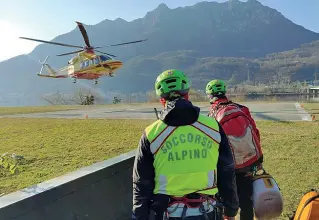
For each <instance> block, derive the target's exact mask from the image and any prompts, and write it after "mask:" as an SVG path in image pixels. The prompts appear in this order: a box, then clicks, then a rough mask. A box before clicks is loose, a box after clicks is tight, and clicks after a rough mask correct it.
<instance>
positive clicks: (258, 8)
mask: <svg viewBox="0 0 319 220" xmlns="http://www.w3.org/2000/svg"><path fill="white" fill-rule="evenodd" d="M85 27H86V30H87V32H88V35H89V38H90V42H91V44H92V45H93V46H103V45H108V44H114V43H120V42H124V41H133V40H138V39H145V38H147V39H148V41H146V42H142V43H138V44H132V45H127V46H120V47H110V48H106V49H107V50H106V49H104V50H103V51H105V52H109V53H112V54H115V55H117V57H118V59H120V60H122V61H124V66H123V68H122V69H120V70H119V71H118V72H117V75H116V76H115V77H113V78H104V79H102V80H100V84H99V85H96V86H93V85H91V84H92V83H91V82H90V81H88V82H85V81H84V80H82V81H81V83H80V84H78V85H76V84H73V83H72V81H71V80H66V79H43V78H39V77H38V76H36V73H37V72H38V71H39V69H40V67H41V66H40V65H39V64H38V63H37V62H38V60H39V59H41V60H43V59H44V58H45V57H46V56H47V55H49V56H50V59H49V61H48V62H49V63H50V64H51V65H52V66H53V67H54V68H58V67H62V66H65V65H67V61H68V60H69V59H70V58H71V56H64V57H56V56H55V55H56V54H60V53H64V52H70V51H72V48H65V47H60V46H54V45H49V44H41V45H39V46H37V47H36V48H35V50H34V51H32V52H31V53H30V54H28V55H21V56H18V57H15V58H12V59H9V60H7V61H4V62H1V63H0V74H1V76H2V80H1V84H0V92H1V98H2V99H0V105H6V104H8V103H12V105H19V104H21V105H26V104H39V99H38V97H39V96H41V95H42V94H44V93H50V92H53V93H54V92H56V91H57V89H59V91H65V92H69V91H72V90H73V89H74V88H76V87H79V86H84V85H86V86H87V85H89V86H90V87H97V88H100V89H101V90H103V91H104V92H107V91H110V90H118V91H121V92H127V93H131V92H145V91H148V90H152V89H153V83H154V80H155V77H156V75H157V74H158V73H160V72H161V71H162V70H164V69H167V68H179V69H182V70H185V71H186V72H187V73H188V74H189V75H190V77H191V79H192V82H193V85H194V86H196V87H198V88H200V89H202V88H201V87H202V86H203V85H204V84H206V82H207V80H210V79H211V78H213V77H220V78H223V79H230V78H231V77H232V76H233V77H235V76H234V74H235V75H236V77H235V78H236V82H240V81H243V80H245V79H246V72H247V71H246V69H244V67H247V64H248V63H249V65H250V67H249V68H252V71H254V72H255V76H254V77H256V79H257V80H259V81H269V79H271V78H272V76H273V75H276V74H277V73H274V71H276V69H272V68H270V69H269V68H268V70H266V69H263V62H266V61H267V59H268V58H269V57H273V58H272V59H271V60H274V59H277V58H278V56H277V57H276V56H275V55H271V56H268V58H266V59H263V58H264V57H266V56H267V55H268V54H273V53H278V52H283V51H288V50H293V49H295V48H299V47H300V46H301V45H302V44H305V43H310V42H312V41H316V40H319V34H318V33H315V32H312V31H309V30H307V29H305V28H303V27H302V26H299V25H296V24H294V23H293V22H291V21H290V20H288V19H286V18H285V17H284V16H283V15H282V14H281V13H280V12H278V11H276V10H274V9H272V8H269V7H266V6H263V5H262V4H261V3H259V2H258V1H256V0H249V1H247V2H241V1H237V0H233V1H232V4H231V7H230V4H229V3H228V2H225V3H216V2H201V3H198V4H195V5H193V6H187V7H180V8H176V9H169V8H168V7H167V6H166V5H165V4H160V5H159V6H158V7H157V8H156V9H155V10H153V11H151V12H148V13H147V14H146V16H145V17H144V18H140V19H136V20H133V21H131V22H127V21H125V20H123V19H120V18H118V19H116V20H114V21H110V20H104V21H102V22H100V23H98V24H96V25H90V26H85ZM52 28H53V27H52ZM52 41H56V42H63V43H71V44H74V45H84V42H83V38H82V36H81V34H80V31H79V30H78V28H77V27H76V26H75V28H74V30H72V31H71V32H69V33H66V34H63V35H60V36H57V37H56V38H55V39H53V40H52ZM314 45H315V46H316V45H317V44H314ZM311 47H312V46H311ZM313 55H314V53H312V55H311V56H313ZM229 57H232V58H229ZM236 57H241V58H236ZM299 58H300V57H294V58H293V59H297V60H298V59H299ZM293 61H296V60H293ZM293 61H291V62H293ZM267 62H268V61H267ZM270 66H271V65H270ZM268 67H269V65H268ZM276 68H277V67H276ZM280 68H281V70H282V71H285V69H282V68H283V67H282V66H281V67H280ZM309 68H310V69H309V70H307V71H308V72H309V74H307V73H308V72H307V73H305V74H304V72H303V71H301V72H299V73H298V74H294V72H291V71H290V73H289V74H290V75H289V74H288V75H289V76H290V77H292V76H293V77H292V78H291V80H304V79H308V78H309V77H310V76H311V74H310V72H311V71H312V68H316V66H313V65H311V67H309ZM273 70H274V71H273ZM288 72H289V71H288ZM297 72H298V71H297ZM288 75H287V76H288ZM79 81H80V80H78V82H79ZM9 95H10V96H9ZM17 100H20V101H19V102H18V101H17Z"/></svg>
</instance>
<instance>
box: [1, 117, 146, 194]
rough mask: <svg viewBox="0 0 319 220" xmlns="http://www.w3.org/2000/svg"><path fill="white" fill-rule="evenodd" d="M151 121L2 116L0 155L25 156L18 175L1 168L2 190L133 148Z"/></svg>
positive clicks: (36, 180)
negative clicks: (9, 117)
mask: <svg viewBox="0 0 319 220" xmlns="http://www.w3.org/2000/svg"><path fill="white" fill-rule="evenodd" d="M148 122H150V121H144V120H140V121H138V120H120V121H119V120H93V119H89V120H81V119H78V120H65V119H7V118H5V119H0V128H1V129H0V143H1V144H0V155H1V154H3V153H5V152H9V153H16V154H19V155H23V156H24V157H25V159H26V162H25V164H24V165H21V169H22V172H21V173H20V174H18V175H11V173H10V172H6V171H4V170H3V169H2V171H1V169H0V171H1V172H0V175H1V176H0V182H1V185H0V194H2V193H5V194H6V193H9V192H13V191H16V190H18V189H21V188H24V187H27V186H29V185H32V184H35V183H39V182H42V181H44V180H47V179H50V178H53V177H56V176H59V175H62V174H65V173H67V172H69V171H73V170H76V169H78V168H80V167H83V166H87V165H90V164H93V163H94V162H97V161H101V160H105V159H107V158H109V157H114V156H116V155H119V154H121V153H123V152H127V151H130V150H132V149H134V148H136V146H137V143H138V139H139V137H140V136H141V134H142V131H143V129H144V127H145V126H146V125H147V124H148ZM133 131H134V132H133Z"/></svg>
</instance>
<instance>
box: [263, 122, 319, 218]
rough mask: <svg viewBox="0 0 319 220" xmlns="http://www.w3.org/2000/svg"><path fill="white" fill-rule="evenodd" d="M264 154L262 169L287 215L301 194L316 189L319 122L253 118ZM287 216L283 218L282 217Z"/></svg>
mask: <svg viewBox="0 0 319 220" xmlns="http://www.w3.org/2000/svg"><path fill="white" fill-rule="evenodd" d="M257 125H258V126H259V128H260V130H261V137H262V146H263V149H264V153H265V168H266V170H267V171H268V172H269V173H270V174H271V175H273V177H274V178H275V179H276V181H277V182H278V184H279V186H280V188H281V190H282V193H283V197H284V203H285V204H284V205H285V208H284V213H283V216H285V217H287V214H290V213H291V212H292V211H293V210H295V209H296V207H297V204H298V203H299V200H300V198H301V196H302V195H303V193H304V192H305V191H307V190H309V189H311V188H319V170H318V161H319V148H318V146H319V122H290V123H283V122H270V121H257ZM283 219H287V218H283Z"/></svg>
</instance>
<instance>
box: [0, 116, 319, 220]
mask: <svg viewBox="0 0 319 220" xmlns="http://www.w3.org/2000/svg"><path fill="white" fill-rule="evenodd" d="M150 122H151V121H150V120H120V121H119V120H115V119H114V120H93V119H89V120H63V119H60V120H59V119H8V118H3V119H0V128H1V129H0V141H1V142H0V143H1V145H0V154H3V153H5V152H9V153H16V154H19V155H23V156H24V157H25V159H26V160H25V162H24V163H23V164H22V165H20V169H21V173H19V174H16V175H14V174H11V173H10V172H9V171H7V170H5V169H3V168H0V182H1V186H0V194H3V193H4V194H7V193H10V192H13V191H16V190H18V189H22V188H24V187H27V186H30V185H32V184H35V183H39V182H42V181H44V180H47V179H50V178H53V177H56V176H60V175H62V174H65V173H67V172H70V171H73V170H76V169H78V168H80V167H83V166H87V165H90V164H92V163H94V162H97V161H101V160H105V159H107V158H110V157H113V156H116V155H119V154H121V153H124V152H128V151H130V150H132V149H135V148H136V146H137V143H138V140H139V138H140V136H141V134H142V131H143V129H144V128H145V126H147V125H148V124H149V123H150ZM257 124H258V126H259V128H260V130H261V136H262V144H263V148H264V152H265V168H266V170H267V171H268V172H269V173H270V174H272V175H273V176H274V177H275V179H276V180H277V182H278V184H279V186H280V187H281V189H282V193H283V195H284V202H285V210H284V214H283V217H284V216H286V215H287V214H289V213H291V211H292V210H294V209H295V208H296V205H297V203H298V202H299V199H300V198H301V196H302V194H303V192H305V191H307V190H308V189H310V188H314V187H319V170H318V168H317V163H318V160H319V148H318V147H317V146H318V145H319V122H291V123H290V122H289V123H288V122H287V123H285V122H270V121H258V122H257ZM283 219H287V218H283Z"/></svg>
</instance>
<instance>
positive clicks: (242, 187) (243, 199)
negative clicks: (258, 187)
mask: <svg viewBox="0 0 319 220" xmlns="http://www.w3.org/2000/svg"><path fill="white" fill-rule="evenodd" d="M245 175H246V173H236V182H237V193H238V197H239V208H240V220H253V219H254V209H253V202H252V194H253V183H252V178H251V176H246V177H245Z"/></svg>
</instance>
